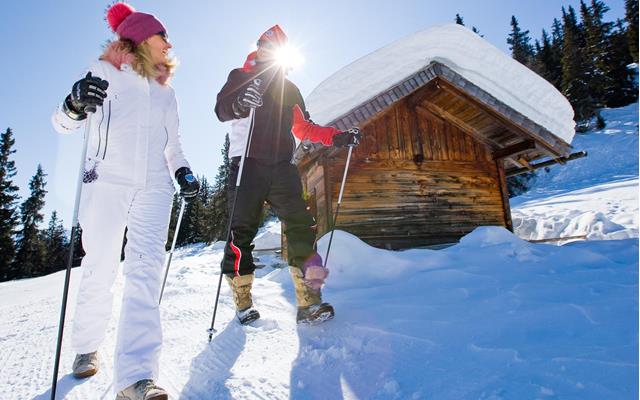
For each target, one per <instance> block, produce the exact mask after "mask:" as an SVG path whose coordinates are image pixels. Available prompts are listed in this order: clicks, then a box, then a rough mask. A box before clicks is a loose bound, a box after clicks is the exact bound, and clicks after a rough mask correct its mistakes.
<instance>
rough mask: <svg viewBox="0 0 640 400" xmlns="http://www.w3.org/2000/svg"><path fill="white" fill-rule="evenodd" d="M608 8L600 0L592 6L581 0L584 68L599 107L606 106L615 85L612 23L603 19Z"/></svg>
mask: <svg viewBox="0 0 640 400" xmlns="http://www.w3.org/2000/svg"><path fill="white" fill-rule="evenodd" d="M607 10H608V8H607V6H605V5H604V3H602V2H601V1H600V0H592V2H591V7H588V6H587V5H586V3H585V2H584V1H583V0H580V15H581V17H582V27H583V30H584V36H585V47H584V49H583V50H584V54H585V57H584V66H583V68H585V69H586V72H588V81H587V86H588V88H589V93H590V94H591V97H592V98H593V101H594V106H595V107H598V108H599V107H602V106H604V104H605V98H606V97H607V96H610V95H611V94H610V93H609V92H610V91H611V90H612V89H613V87H614V85H615V83H614V82H613V81H612V78H611V75H610V68H611V66H612V62H611V46H610V42H609V32H610V31H611V24H610V23H605V22H603V20H602V17H603V14H604V13H605V12H606V11H607Z"/></svg>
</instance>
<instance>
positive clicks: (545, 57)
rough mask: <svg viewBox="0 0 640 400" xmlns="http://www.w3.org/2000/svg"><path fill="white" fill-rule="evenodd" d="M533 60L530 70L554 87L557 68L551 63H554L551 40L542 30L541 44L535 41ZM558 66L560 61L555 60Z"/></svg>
mask: <svg viewBox="0 0 640 400" xmlns="http://www.w3.org/2000/svg"><path fill="white" fill-rule="evenodd" d="M535 49H536V51H535V54H536V55H535V58H534V62H533V65H532V69H533V70H534V71H535V72H536V73H537V74H538V75H540V76H542V77H543V78H544V79H546V80H547V81H548V82H549V83H551V84H552V85H554V86H555V85H556V83H555V82H554V81H555V80H556V79H557V76H555V72H556V70H557V66H555V65H554V64H553V63H554V62H555V61H556V60H554V59H553V56H554V54H553V49H552V47H551V39H550V38H549V35H548V34H547V32H546V31H545V30H544V29H543V30H542V43H540V42H539V41H537V40H536V41H535ZM557 61H558V64H559V61H560V60H557Z"/></svg>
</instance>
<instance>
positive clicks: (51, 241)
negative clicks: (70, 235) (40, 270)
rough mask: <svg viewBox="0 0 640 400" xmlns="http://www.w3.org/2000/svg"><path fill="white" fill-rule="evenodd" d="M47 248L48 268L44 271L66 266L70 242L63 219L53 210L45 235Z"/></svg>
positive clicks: (57, 269) (49, 271) (50, 271)
mask: <svg viewBox="0 0 640 400" xmlns="http://www.w3.org/2000/svg"><path fill="white" fill-rule="evenodd" d="M44 244H45V248H46V255H45V259H46V262H47V264H46V268H45V271H44V273H45V274H49V273H52V272H56V271H59V270H61V269H64V268H65V265H66V261H67V252H68V251H69V244H68V242H67V235H66V234H65V231H64V226H62V221H61V220H59V219H58V213H57V212H56V211H53V212H52V213H51V218H50V219H49V226H48V227H47V230H46V232H45V235H44Z"/></svg>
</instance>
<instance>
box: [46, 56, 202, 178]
mask: <svg viewBox="0 0 640 400" xmlns="http://www.w3.org/2000/svg"><path fill="white" fill-rule="evenodd" d="M88 71H91V73H92V75H93V76H97V77H100V78H101V79H106V80H107V81H108V82H109V88H108V89H107V97H106V98H105V100H104V104H103V105H102V107H100V108H98V110H97V111H96V112H95V113H94V114H93V115H92V116H91V128H90V133H89V135H90V138H89V144H88V150H87V159H86V162H85V180H84V181H85V183H89V182H91V181H93V180H99V181H101V182H106V183H113V184H120V185H125V186H129V187H139V188H144V187H147V186H157V185H160V184H166V183H169V184H172V178H173V176H174V173H175V171H176V170H177V169H178V168H180V167H189V164H188V162H187V160H186V159H185V157H184V154H183V152H182V146H181V144H180V135H179V133H178V106H177V102H176V97H175V93H174V90H173V88H172V87H170V86H168V85H161V84H160V83H158V82H156V81H155V80H153V79H147V78H143V77H141V76H140V75H138V74H137V73H136V72H135V71H134V70H133V68H131V66H130V65H129V64H122V66H121V67H120V69H117V68H116V67H114V66H113V65H112V64H111V63H109V62H107V61H97V62H95V63H93V64H92V65H91V66H90V67H89V69H88ZM85 74H86V72H85ZM52 122H53V126H54V128H55V129H56V131H58V132H60V133H69V132H71V131H73V130H75V129H78V128H79V127H81V126H83V125H84V124H85V122H86V120H84V121H75V120H73V119H71V118H69V117H68V116H67V115H66V114H65V113H64V111H62V106H60V107H58V109H57V110H56V111H55V112H54V114H53V116H52Z"/></svg>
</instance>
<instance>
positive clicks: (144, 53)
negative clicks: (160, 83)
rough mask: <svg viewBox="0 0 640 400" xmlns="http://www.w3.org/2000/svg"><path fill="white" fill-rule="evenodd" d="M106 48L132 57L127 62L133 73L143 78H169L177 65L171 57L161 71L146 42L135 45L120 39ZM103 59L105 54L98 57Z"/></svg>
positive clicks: (127, 40) (108, 44)
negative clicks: (163, 76) (162, 76)
mask: <svg viewBox="0 0 640 400" xmlns="http://www.w3.org/2000/svg"><path fill="white" fill-rule="evenodd" d="M107 48H108V49H109V51H112V52H114V53H115V54H126V55H130V56H132V57H127V58H131V61H130V62H129V63H130V64H131V67H132V68H133V70H134V71H136V72H137V73H138V74H140V75H141V76H143V77H145V78H151V79H157V78H158V77H160V76H161V75H167V76H171V75H172V74H173V70H174V69H175V67H176V66H177V65H178V62H177V60H176V58H175V57H172V58H171V59H168V60H167V62H166V63H165V64H164V71H162V66H158V65H156V64H155V63H154V62H153V60H152V57H151V49H150V47H149V43H147V42H146V41H144V42H142V43H140V44H139V45H136V44H135V43H133V41H131V40H129V39H123V38H120V39H118V40H115V41H113V42H110V43H107ZM105 58H106V56H105V54H103V55H102V57H100V59H105Z"/></svg>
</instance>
